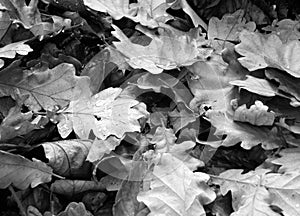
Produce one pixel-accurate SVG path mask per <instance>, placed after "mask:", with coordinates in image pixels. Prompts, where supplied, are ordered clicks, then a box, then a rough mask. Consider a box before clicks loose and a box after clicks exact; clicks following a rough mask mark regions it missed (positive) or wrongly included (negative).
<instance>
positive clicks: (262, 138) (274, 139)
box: [207, 111, 282, 149]
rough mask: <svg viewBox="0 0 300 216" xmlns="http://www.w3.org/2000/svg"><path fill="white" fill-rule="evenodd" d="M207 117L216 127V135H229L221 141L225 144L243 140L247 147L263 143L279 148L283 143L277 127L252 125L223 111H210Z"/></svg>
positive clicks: (272, 147) (269, 147) (233, 143)
mask: <svg viewBox="0 0 300 216" xmlns="http://www.w3.org/2000/svg"><path fill="white" fill-rule="evenodd" d="M207 117H208V119H209V120H210V122H211V124H212V125H213V126H214V127H216V132H215V135H220V136H222V135H227V136H226V138H225V139H224V140H223V141H221V142H220V143H221V144H222V145H223V146H233V145H235V144H237V143H240V142H241V146H242V147H243V148H245V149H251V148H252V147H253V146H256V145H258V144H262V147H263V148H264V149H274V148H278V147H279V146H280V145H281V144H282V143H281V142H282V141H281V140H280V137H279V136H278V135H277V132H276V130H275V129H273V130H269V129H267V128H264V127H256V126H251V125H248V124H245V123H239V122H234V121H233V120H232V119H231V118H230V117H228V116H226V114H224V113H223V112H218V111H209V112H207Z"/></svg>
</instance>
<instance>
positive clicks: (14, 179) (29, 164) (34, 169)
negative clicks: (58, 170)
mask: <svg viewBox="0 0 300 216" xmlns="http://www.w3.org/2000/svg"><path fill="white" fill-rule="evenodd" d="M52 174H53V173H52V169H51V168H50V167H48V166H47V165H46V164H45V163H43V162H41V161H39V160H34V161H30V160H28V159H26V158H24V157H22V156H20V155H15V154H11V153H7V152H4V151H0V188H1V189H4V188H6V187H8V186H9V185H11V184H12V185H13V186H15V187H17V188H19V189H21V190H25V189H26V188H27V187H28V186H29V185H31V187H36V186H38V185H39V184H42V183H46V182H50V181H51V176H52Z"/></svg>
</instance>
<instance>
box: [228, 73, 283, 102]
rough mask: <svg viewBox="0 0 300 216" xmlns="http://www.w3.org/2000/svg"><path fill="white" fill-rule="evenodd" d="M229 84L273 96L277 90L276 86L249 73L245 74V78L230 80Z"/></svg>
mask: <svg viewBox="0 0 300 216" xmlns="http://www.w3.org/2000/svg"><path fill="white" fill-rule="evenodd" d="M230 84H231V85H236V86H238V87H240V88H242V89H246V90H247V91H249V92H252V93H255V94H259V95H262V96H266V97H274V96H275V95H276V94H277V92H278V90H277V87H276V86H275V85H273V84H272V83H270V82H269V81H268V80H265V79H260V78H256V77H254V76H250V75H247V79H246V80H235V81H231V82H230Z"/></svg>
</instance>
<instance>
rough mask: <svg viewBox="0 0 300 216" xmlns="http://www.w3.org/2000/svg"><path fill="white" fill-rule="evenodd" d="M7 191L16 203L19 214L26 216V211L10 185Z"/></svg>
mask: <svg viewBox="0 0 300 216" xmlns="http://www.w3.org/2000/svg"><path fill="white" fill-rule="evenodd" d="M8 189H9V190H10V192H11V195H12V196H13V198H14V200H15V201H16V203H17V205H18V207H19V210H20V214H21V215H22V216H27V214H26V210H25V209H24V207H23V205H22V203H21V200H20V199H19V197H18V196H17V194H16V192H15V190H14V188H13V187H12V186H11V185H9V187H8Z"/></svg>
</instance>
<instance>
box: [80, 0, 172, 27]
mask: <svg viewBox="0 0 300 216" xmlns="http://www.w3.org/2000/svg"><path fill="white" fill-rule="evenodd" d="M84 4H85V5H86V6H88V7H90V8H92V9H94V10H97V11H101V12H107V13H109V14H110V15H111V16H112V17H113V18H114V19H116V20H119V19H121V18H122V17H127V18H129V19H132V20H133V21H135V22H139V23H141V24H142V25H145V26H148V27H150V28H155V27H158V26H159V23H160V22H162V23H165V22H167V21H168V20H170V19H172V16H171V15H169V14H168V13H167V12H166V10H167V9H168V8H169V7H170V6H171V5H172V3H168V2H166V1H165V0H155V1H149V0H138V1H137V3H132V4H129V1H128V0H125V1H120V0H108V1H107V0H106V1H105V0H84Z"/></svg>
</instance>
